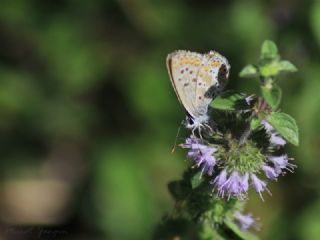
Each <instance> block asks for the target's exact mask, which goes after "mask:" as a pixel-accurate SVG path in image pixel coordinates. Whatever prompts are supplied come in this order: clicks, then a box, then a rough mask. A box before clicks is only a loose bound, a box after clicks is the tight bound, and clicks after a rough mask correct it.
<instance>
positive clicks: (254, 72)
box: [239, 64, 258, 78]
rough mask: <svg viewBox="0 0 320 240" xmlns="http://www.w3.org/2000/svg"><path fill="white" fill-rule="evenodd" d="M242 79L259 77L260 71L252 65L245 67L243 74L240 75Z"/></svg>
mask: <svg viewBox="0 0 320 240" xmlns="http://www.w3.org/2000/svg"><path fill="white" fill-rule="evenodd" d="M239 76H240V77H246V78H250V77H256V76H258V69H257V67H256V66H254V65H252V64H250V65H247V66H245V67H244V68H243V69H242V70H241V72H240V73H239Z"/></svg>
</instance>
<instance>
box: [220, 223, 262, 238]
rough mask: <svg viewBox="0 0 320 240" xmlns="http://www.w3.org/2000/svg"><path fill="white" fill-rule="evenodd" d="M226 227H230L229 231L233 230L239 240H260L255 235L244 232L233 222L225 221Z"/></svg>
mask: <svg viewBox="0 0 320 240" xmlns="http://www.w3.org/2000/svg"><path fill="white" fill-rule="evenodd" d="M224 223H225V225H226V226H227V227H228V229H229V230H231V231H232V232H233V233H234V234H235V235H236V236H237V237H238V238H239V239H242V240H258V239H259V238H258V237H257V236H255V235H253V234H252V233H250V232H244V231H242V230H241V229H240V228H239V227H238V225H236V224H235V223H234V222H233V221H231V220H227V219H226V220H225V221H224Z"/></svg>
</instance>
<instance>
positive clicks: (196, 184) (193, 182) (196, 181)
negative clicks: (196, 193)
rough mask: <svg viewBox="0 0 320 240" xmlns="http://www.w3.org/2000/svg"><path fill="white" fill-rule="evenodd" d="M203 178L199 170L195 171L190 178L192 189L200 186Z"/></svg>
mask: <svg viewBox="0 0 320 240" xmlns="http://www.w3.org/2000/svg"><path fill="white" fill-rule="evenodd" d="M203 180H204V178H203V177H202V176H201V172H197V173H196V174H195V175H194V176H192V178H191V187H192V189H195V188H197V187H199V186H200V184H201V183H202V182H203Z"/></svg>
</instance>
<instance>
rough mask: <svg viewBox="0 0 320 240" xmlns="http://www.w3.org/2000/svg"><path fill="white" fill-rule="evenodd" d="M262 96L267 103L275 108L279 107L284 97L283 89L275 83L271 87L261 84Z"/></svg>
mask: <svg viewBox="0 0 320 240" xmlns="http://www.w3.org/2000/svg"><path fill="white" fill-rule="evenodd" d="M261 91H262V96H263V97H264V99H265V100H266V101H267V103H268V104H269V105H270V107H271V108H272V109H273V110H275V109H277V108H278V107H279V104H280V102H281V97H282V91H281V88H280V87H279V86H278V85H276V84H273V85H271V87H269V86H261Z"/></svg>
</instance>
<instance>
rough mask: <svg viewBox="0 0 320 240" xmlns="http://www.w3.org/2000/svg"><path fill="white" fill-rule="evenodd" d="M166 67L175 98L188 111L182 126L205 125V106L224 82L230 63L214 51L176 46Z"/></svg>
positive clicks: (193, 128) (206, 106)
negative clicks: (176, 49) (183, 48)
mask: <svg viewBox="0 0 320 240" xmlns="http://www.w3.org/2000/svg"><path fill="white" fill-rule="evenodd" d="M167 68H168V72H169V76H170V80H171V83H172V86H173V88H174V90H175V92H176V95H177V97H178V100H179V101H180V103H181V104H182V105H183V107H184V108H185V110H186V112H187V117H186V120H185V126H186V128H188V129H192V131H193V132H194V130H195V129H198V130H199V132H200V130H201V128H203V127H205V126H208V127H210V126H209V125H208V121H209V116H208V107H209V104H210V103H211V101H212V100H213V99H214V98H215V97H216V96H217V94H218V93H220V92H221V91H222V90H223V88H224V87H225V85H226V84H227V81H228V77H229V71H230V64H229V63H228V60H227V59H226V58H225V57H224V56H222V55H221V54H219V53H218V52H215V51H210V52H209V53H207V54H201V53H197V52H190V51H184V50H178V51H175V52H173V53H170V54H169V55H168V57H167Z"/></svg>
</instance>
